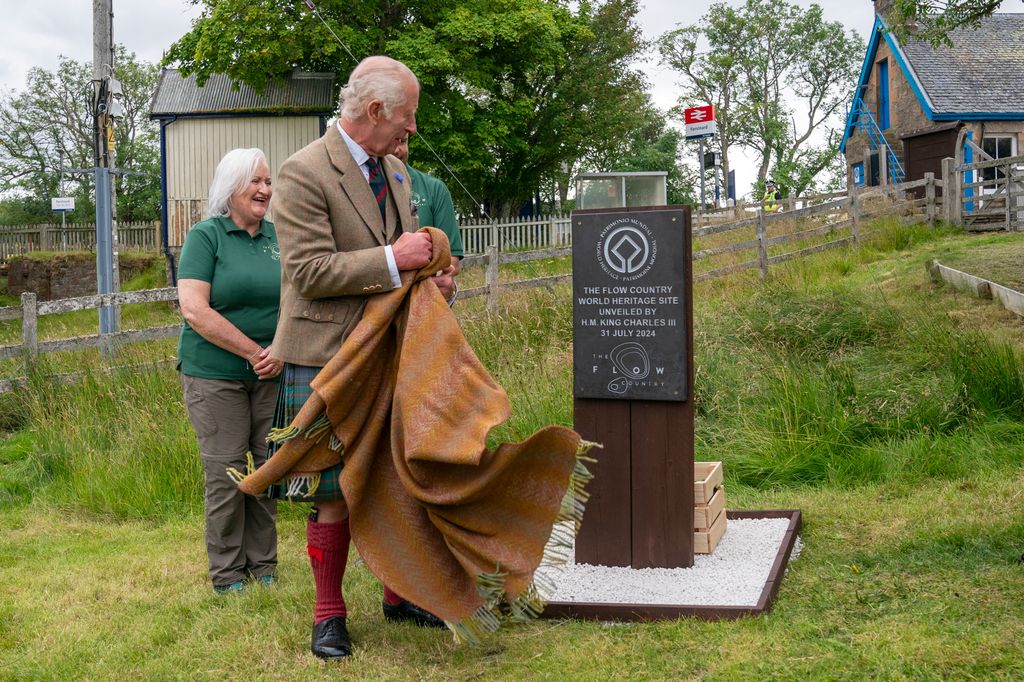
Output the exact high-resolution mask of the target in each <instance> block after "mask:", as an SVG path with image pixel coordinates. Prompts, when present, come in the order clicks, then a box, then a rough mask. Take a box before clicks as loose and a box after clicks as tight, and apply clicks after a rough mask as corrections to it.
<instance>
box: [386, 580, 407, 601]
mask: <svg viewBox="0 0 1024 682" xmlns="http://www.w3.org/2000/svg"><path fill="white" fill-rule="evenodd" d="M403 601H405V600H404V599H402V597H401V595H399V594H398V593H397V592H392V591H391V588H390V587H388V586H387V585H385V586H384V603H385V604H387V605H388V606H398V605H399V604H401V603H402V602H403Z"/></svg>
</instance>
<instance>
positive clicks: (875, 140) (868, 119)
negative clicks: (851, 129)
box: [852, 95, 907, 185]
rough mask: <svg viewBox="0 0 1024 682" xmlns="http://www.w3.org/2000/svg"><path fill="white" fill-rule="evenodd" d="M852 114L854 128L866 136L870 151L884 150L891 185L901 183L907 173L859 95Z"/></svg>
mask: <svg viewBox="0 0 1024 682" xmlns="http://www.w3.org/2000/svg"><path fill="white" fill-rule="evenodd" d="M852 114H853V119H854V120H855V121H856V126H857V127H858V128H860V129H861V130H862V131H863V132H864V134H865V135H867V136H868V141H869V142H868V144H869V146H870V147H871V149H872V150H873V151H874V150H878V149H885V160H886V165H887V166H888V167H889V179H890V180H891V182H892V184H894V185H898V184H900V183H901V182H903V180H904V179H905V178H906V177H907V172H906V170H904V169H903V164H902V163H900V160H899V159H898V158H897V157H896V152H894V151H893V149H892V147H890V146H889V141H888V140H887V139H885V135H883V134H882V130H881V128H879V127H878V123H877V122H876V121H875V117H874V115H873V114H872V113H871V110H870V109H868V108H867V107H865V106H864V100H863V99H862V98H861V97H860V95H857V97H856V98H855V99H854V100H853V111H852Z"/></svg>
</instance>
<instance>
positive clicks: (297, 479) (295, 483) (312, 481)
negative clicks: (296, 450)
mask: <svg viewBox="0 0 1024 682" xmlns="http://www.w3.org/2000/svg"><path fill="white" fill-rule="evenodd" d="M287 481H288V484H287V487H286V488H285V492H284V496H285V497H307V498H308V497H312V496H313V495H315V494H316V491H317V489H318V488H319V487H320V472H319V471H314V472H313V473H310V474H295V475H293V476H290V477H288V479H287Z"/></svg>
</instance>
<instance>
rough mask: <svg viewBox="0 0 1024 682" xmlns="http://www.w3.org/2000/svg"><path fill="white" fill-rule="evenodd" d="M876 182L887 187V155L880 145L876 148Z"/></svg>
mask: <svg viewBox="0 0 1024 682" xmlns="http://www.w3.org/2000/svg"><path fill="white" fill-rule="evenodd" d="M878 184H879V185H881V186H882V187H884V188H886V189H888V187H889V157H888V155H887V154H886V153H885V150H884V149H882V148H881V147H879V148H878Z"/></svg>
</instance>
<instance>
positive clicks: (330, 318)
mask: <svg viewBox="0 0 1024 682" xmlns="http://www.w3.org/2000/svg"><path fill="white" fill-rule="evenodd" d="M327 320H328V321H329V322H334V313H331V314H330V315H328V316H327Z"/></svg>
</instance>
